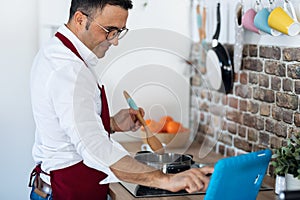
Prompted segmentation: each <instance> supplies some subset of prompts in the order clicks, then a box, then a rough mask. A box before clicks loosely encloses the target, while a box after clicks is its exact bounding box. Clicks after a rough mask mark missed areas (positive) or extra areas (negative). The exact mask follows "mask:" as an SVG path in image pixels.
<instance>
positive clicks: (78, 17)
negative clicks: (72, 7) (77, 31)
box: [73, 11, 87, 28]
mask: <svg viewBox="0 0 300 200" xmlns="http://www.w3.org/2000/svg"><path fill="white" fill-rule="evenodd" d="M73 21H74V24H75V26H76V27H77V28H84V27H85V24H86V21H87V16H85V15H84V14H82V12H80V11H76V12H75V14H74V16H73Z"/></svg>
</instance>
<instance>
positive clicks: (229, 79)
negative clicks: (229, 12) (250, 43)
mask: <svg viewBox="0 0 300 200" xmlns="http://www.w3.org/2000/svg"><path fill="white" fill-rule="evenodd" d="M220 29H221V16H220V3H218V4H217V29H216V32H215V34H214V36H213V40H212V49H210V50H208V52H207V56H206V70H207V75H206V77H207V78H208V81H209V82H210V85H211V86H212V87H213V86H216V87H215V88H214V89H216V90H220V91H224V90H225V93H226V94H228V93H229V92H230V91H231V90H232V87H233V68H232V65H231V59H230V56H229V54H228V51H227V49H226V48H225V47H224V46H223V45H222V44H221V43H220V42H219V41H218V39H219V35H220ZM210 71H212V72H210ZM215 72H217V74H216V73H215ZM221 80H222V81H223V84H215V82H219V83H220V81H221Z"/></svg>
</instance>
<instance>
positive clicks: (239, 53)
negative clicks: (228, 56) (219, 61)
mask: <svg viewBox="0 0 300 200" xmlns="http://www.w3.org/2000/svg"><path fill="white" fill-rule="evenodd" d="M243 8H244V5H243V4H242V3H240V2H238V3H237V5H236V7H235V13H234V14H235V18H234V22H235V43H234V52H233V66H234V72H235V73H238V72H239V71H240V68H241V64H242V57H243V48H244V44H243V40H244V28H243V25H242V16H243V12H244V10H243Z"/></svg>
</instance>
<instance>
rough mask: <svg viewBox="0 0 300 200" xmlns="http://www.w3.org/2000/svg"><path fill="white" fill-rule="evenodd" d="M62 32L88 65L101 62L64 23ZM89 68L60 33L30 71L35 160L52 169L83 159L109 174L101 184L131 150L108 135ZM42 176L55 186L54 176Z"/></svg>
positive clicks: (43, 167)
mask: <svg viewBox="0 0 300 200" xmlns="http://www.w3.org/2000/svg"><path fill="white" fill-rule="evenodd" d="M58 31H59V32H60V33H62V34H63V35H64V36H66V37H67V38H68V39H69V40H70V41H71V42H72V43H73V45H74V46H75V47H76V49H77V51H78V52H79V54H80V55H81V57H82V58H83V59H84V61H85V63H86V64H87V65H88V67H93V66H95V65H96V64H97V62H98V58H97V57H96V55H95V54H94V53H93V52H92V51H91V50H89V49H88V48H87V47H86V46H85V45H84V44H83V43H82V42H81V41H80V40H79V39H78V38H77V37H76V36H75V35H74V34H73V33H72V32H71V31H70V30H69V29H68V28H67V27H66V26H65V25H63V26H61V27H60V28H59V30H58ZM88 67H86V65H85V64H84V62H83V61H82V60H80V59H79V58H78V57H77V56H76V55H75V54H74V53H73V52H72V51H71V50H69V49H68V48H67V47H66V46H65V45H64V44H63V43H62V42H61V41H60V40H59V39H58V38H57V37H53V38H52V39H51V40H50V41H49V43H48V44H47V45H45V47H43V48H42V49H41V50H40V51H39V52H38V54H37V56H36V57H35V60H34V63H33V66H32V70H31V99H32V109H33V116H34V120H35V124H36V132H35V143H34V146H33V149H32V154H33V158H34V160H35V162H36V163H42V165H41V167H42V169H43V170H44V171H45V172H47V173H50V171H51V170H57V169H62V168H66V167H69V166H71V165H74V164H76V163H78V162H80V161H82V160H83V162H84V164H86V165H87V166H89V167H91V168H94V169H97V170H99V171H102V172H104V173H106V174H107V175H108V177H107V178H106V179H105V180H103V181H101V183H110V182H117V181H119V180H118V179H117V178H116V177H115V176H114V174H113V173H112V172H111V170H110V169H109V166H111V165H112V164H114V163H115V162H117V161H118V160H120V159H121V158H122V157H124V156H125V155H129V153H128V152H127V151H126V150H125V149H124V148H123V147H122V146H121V145H120V144H119V143H117V142H116V141H114V140H113V139H109V137H108V133H107V132H106V131H105V129H104V127H103V123H102V120H101V117H100V113H101V99H100V91H99V89H98V87H97V80H96V79H95V76H94V74H93V73H92V72H91V71H90V70H89V69H88ZM74 176H76V174H74ZM42 178H43V179H44V180H45V181H46V182H47V183H49V184H50V177H49V176H44V175H43V176H42Z"/></svg>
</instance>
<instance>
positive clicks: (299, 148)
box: [271, 133, 300, 192]
mask: <svg viewBox="0 0 300 200" xmlns="http://www.w3.org/2000/svg"><path fill="white" fill-rule="evenodd" d="M272 158H273V161H272V162H271V164H272V165H273V166H274V168H275V174H276V175H277V176H278V177H280V176H281V177H282V176H285V183H286V188H281V189H279V190H284V189H286V190H296V189H298V190H299V189H300V133H295V134H292V135H291V138H289V139H287V145H286V146H282V147H279V148H278V149H274V154H273V156H272ZM276 179H277V178H276ZM277 181H278V180H277ZM277 184H278V182H277ZM278 192H279V191H278Z"/></svg>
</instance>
